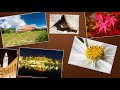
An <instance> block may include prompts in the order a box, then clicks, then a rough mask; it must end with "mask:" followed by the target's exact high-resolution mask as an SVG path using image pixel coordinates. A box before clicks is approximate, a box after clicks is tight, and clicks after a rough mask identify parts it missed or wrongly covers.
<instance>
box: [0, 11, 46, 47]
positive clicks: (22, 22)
mask: <svg viewBox="0 0 120 90" xmlns="http://www.w3.org/2000/svg"><path fill="white" fill-rule="evenodd" d="M0 31H1V33H2V35H1V36H2V43H3V47H14V46H22V45H28V44H34V43H40V42H44V41H48V32H47V31H48V30H47V23H46V15H45V13H44V12H36V13H28V14H21V15H13V16H6V17H0Z"/></svg>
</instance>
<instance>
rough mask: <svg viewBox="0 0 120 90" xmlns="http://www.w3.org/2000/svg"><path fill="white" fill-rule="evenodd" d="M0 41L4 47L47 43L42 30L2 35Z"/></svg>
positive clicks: (46, 37) (46, 36)
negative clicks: (0, 40)
mask: <svg viewBox="0 0 120 90" xmlns="http://www.w3.org/2000/svg"><path fill="white" fill-rule="evenodd" d="M2 40H3V46H4V47H12V46H21V45H26V44H33V43H38V42H43V41H48V33H47V32H46V31H45V30H44V31H29V32H23V33H10V34H2Z"/></svg>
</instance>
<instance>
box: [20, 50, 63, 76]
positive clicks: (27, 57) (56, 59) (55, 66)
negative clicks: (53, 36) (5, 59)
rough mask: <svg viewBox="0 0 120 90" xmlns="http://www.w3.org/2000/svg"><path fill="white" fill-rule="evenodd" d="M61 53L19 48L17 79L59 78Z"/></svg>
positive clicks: (61, 60) (61, 62) (58, 51)
mask: <svg viewBox="0 0 120 90" xmlns="http://www.w3.org/2000/svg"><path fill="white" fill-rule="evenodd" d="M62 65H63V51H60V50H47V49H37V48H36V49H33V48H20V55H19V62H18V76H19V77H22V76H24V77H37V78H38V77H39V78H61V77H62Z"/></svg>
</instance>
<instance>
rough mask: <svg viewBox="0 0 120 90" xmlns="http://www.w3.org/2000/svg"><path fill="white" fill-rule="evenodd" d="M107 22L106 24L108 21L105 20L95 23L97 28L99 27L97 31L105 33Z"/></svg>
mask: <svg viewBox="0 0 120 90" xmlns="http://www.w3.org/2000/svg"><path fill="white" fill-rule="evenodd" d="M107 24H108V21H107V20H106V21H105V22H98V24H97V28H99V29H98V30H99V33H100V32H105V33H107V32H106V30H107Z"/></svg>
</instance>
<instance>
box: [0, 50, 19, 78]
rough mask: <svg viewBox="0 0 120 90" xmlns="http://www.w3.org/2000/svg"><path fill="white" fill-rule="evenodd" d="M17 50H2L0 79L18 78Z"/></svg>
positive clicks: (0, 51)
mask: <svg viewBox="0 0 120 90" xmlns="http://www.w3.org/2000/svg"><path fill="white" fill-rule="evenodd" d="M17 52H18V51H17V50H11V49H0V78H16V75H17V62H18V56H17Z"/></svg>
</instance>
